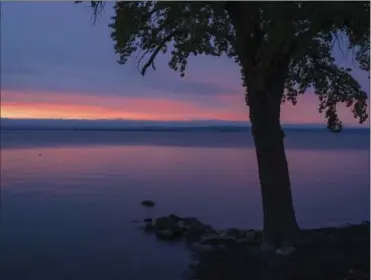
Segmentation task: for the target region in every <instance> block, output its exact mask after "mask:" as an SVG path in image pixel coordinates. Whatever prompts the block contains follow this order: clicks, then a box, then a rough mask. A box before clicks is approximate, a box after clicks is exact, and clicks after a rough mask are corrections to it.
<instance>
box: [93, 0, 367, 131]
mask: <svg viewBox="0 0 371 280" xmlns="http://www.w3.org/2000/svg"><path fill="white" fill-rule="evenodd" d="M230 3H233V2H223V1H219V2H209V1H205V2H202V1H192V2H178V1H177V2H175V1H174V2H165V1H125V2H116V3H115V4H114V10H115V13H114V16H113V17H112V23H111V24H110V28H111V29H112V33H111V37H112V39H113V41H114V43H115V44H114V49H115V52H116V53H117V54H118V56H119V59H118V63H120V64H125V63H126V61H127V59H128V58H129V57H130V56H132V55H133V54H134V53H138V52H140V59H139V61H138V65H139V66H140V68H141V73H142V75H144V74H145V73H146V71H147V70H148V68H149V67H152V68H153V69H156V67H155V61H156V57H157V56H158V55H159V54H160V53H167V52H170V54H171V56H170V60H169V67H170V68H171V69H173V70H175V71H179V72H180V75H181V76H182V77H183V76H184V75H185V73H186V69H187V61H188V57H189V56H190V55H192V54H193V55H201V54H202V55H212V56H221V55H226V56H228V57H230V58H232V59H234V60H235V61H236V63H239V64H240V63H241V62H240V56H239V55H238V52H237V51H236V32H235V29H234V27H233V24H232V22H231V18H230V14H229V13H228V5H230ZM240 3H243V4H241V5H244V8H245V9H244V11H246V25H245V26H246V30H244V32H246V38H245V39H246V40H247V41H248V48H247V49H246V55H247V56H248V58H249V59H251V60H254V61H255V62H257V63H255V64H254V65H251V71H256V72H258V73H263V77H262V83H266V82H267V80H266V79H264V76H269V75H271V74H273V75H274V71H275V68H274V67H272V65H274V64H275V63H276V62H279V61H280V60H281V59H283V58H289V62H290V63H289V69H288V72H287V73H286V74H287V75H286V83H285V88H286V90H285V93H284V96H283V99H282V101H283V102H285V101H286V100H288V101H291V102H292V103H293V104H294V105H295V104H296V102H297V96H298V95H300V94H303V93H304V92H305V91H307V90H308V89H309V88H313V89H314V92H315V94H316V95H317V96H318V98H319V111H320V112H325V116H326V118H327V121H328V127H329V128H330V129H331V130H333V131H340V130H341V127H342V126H341V121H340V120H339V118H338V115H337V112H336V106H337V104H339V103H345V104H346V106H347V107H350V108H351V109H352V111H353V115H354V117H355V118H356V119H358V121H359V123H363V122H365V121H366V119H367V118H368V114H367V93H366V92H365V91H364V90H362V88H361V86H360V84H359V83H358V82H357V81H356V80H355V79H354V78H353V77H352V75H351V69H344V68H342V67H340V66H338V65H337V64H336V61H335V58H334V56H333V52H332V50H333V47H334V43H336V42H337V41H339V38H340V37H342V38H343V37H346V38H347V40H348V41H349V46H348V48H349V50H352V51H353V52H354V54H355V60H356V61H357V63H358V65H359V67H360V68H361V69H363V70H366V71H369V69H370V37H369V35H370V34H369V33H370V3H369V2H307V1H304V2H264V1H263V2H240ZM91 5H92V7H93V8H94V11H95V15H96V13H97V11H99V9H101V8H102V6H103V2H99V1H98V2H96V1H95V2H91ZM242 80H243V85H244V86H245V87H246V89H247V91H248V90H249V89H248V86H247V83H246V77H245V76H244V74H243V73H242ZM261 86H263V87H264V85H261ZM246 101H247V103H248V100H247V95H246Z"/></svg>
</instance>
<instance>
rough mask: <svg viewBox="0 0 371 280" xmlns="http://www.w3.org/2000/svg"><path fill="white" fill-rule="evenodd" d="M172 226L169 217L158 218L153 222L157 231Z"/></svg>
mask: <svg viewBox="0 0 371 280" xmlns="http://www.w3.org/2000/svg"><path fill="white" fill-rule="evenodd" d="M173 224H174V222H172V221H171V220H170V219H169V217H159V218H157V219H156V220H155V222H154V226H155V228H156V229H158V230H163V229H168V228H171V226H172V225H173Z"/></svg>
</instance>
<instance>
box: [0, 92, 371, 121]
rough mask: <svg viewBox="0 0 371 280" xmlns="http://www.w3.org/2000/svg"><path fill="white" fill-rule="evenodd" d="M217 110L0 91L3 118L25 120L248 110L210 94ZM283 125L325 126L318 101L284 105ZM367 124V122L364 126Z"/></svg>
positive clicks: (233, 115)
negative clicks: (317, 124) (307, 124)
mask: <svg viewBox="0 0 371 280" xmlns="http://www.w3.org/2000/svg"><path fill="white" fill-rule="evenodd" d="M210 100H213V101H216V102H217V103H218V104H219V105H220V106H217V107H212V106H208V105H209V104H208V102H204V103H200V102H197V101H191V100H187V101H182V100H176V99H165V98H155V97H151V98H148V97H147V98H143V97H142V98H141V97H118V96H96V95H89V94H87V93H55V92H53V93H46V92H32V93H30V92H26V91H25V92H19V91H9V90H3V91H2V92H1V101H2V102H1V107H0V108H1V117H2V118H18V119H19V118H25V119H131V120H157V121H172V120H173V121H182V120H183V121H185V120H209V119H219V120H227V121H248V120H249V113H248V108H247V107H246V105H245V104H244V99H243V96H242V95H238V94H225V95H218V96H210ZM338 112H339V115H340V117H341V119H342V121H343V122H344V123H345V124H352V125H353V124H356V121H355V120H354V118H353V116H352V113H351V110H350V108H346V107H345V106H341V105H339V108H338ZM281 121H282V123H302V124H305V123H320V124H324V123H325V118H324V116H323V115H321V114H319V113H318V99H317V97H316V96H314V95H313V94H309V93H308V94H305V95H304V96H301V97H300V98H299V102H298V104H297V105H296V106H292V105H291V104H289V103H287V104H284V105H283V106H282V113H281ZM367 124H369V121H368V122H367Z"/></svg>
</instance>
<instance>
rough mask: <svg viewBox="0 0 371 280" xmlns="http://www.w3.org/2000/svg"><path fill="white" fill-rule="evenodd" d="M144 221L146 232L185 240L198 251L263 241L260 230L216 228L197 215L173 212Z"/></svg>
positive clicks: (161, 236) (164, 238)
mask: <svg viewBox="0 0 371 280" xmlns="http://www.w3.org/2000/svg"><path fill="white" fill-rule="evenodd" d="M143 222H144V226H142V229H143V230H145V231H146V232H149V233H153V234H155V235H156V236H157V237H158V238H159V239H162V240H183V241H185V242H186V244H187V245H188V246H189V248H190V249H191V250H195V251H197V252H199V251H210V250H214V249H225V248H226V247H228V246H230V245H233V244H237V243H246V244H249V245H258V244H260V243H261V232H260V231H256V230H252V229H250V230H241V229H237V228H229V229H226V230H216V229H214V228H213V227H212V226H210V225H208V224H204V223H202V222H201V221H200V220H198V219H197V218H195V217H179V216H176V215H174V214H171V215H169V216H162V217H158V218H156V219H152V218H146V219H144V220H143Z"/></svg>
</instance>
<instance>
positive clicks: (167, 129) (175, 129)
mask: <svg viewBox="0 0 371 280" xmlns="http://www.w3.org/2000/svg"><path fill="white" fill-rule="evenodd" d="M283 129H284V130H285V131H303V132H305V131H308V132H310V131H312V132H313V131H328V129H327V128H314V127H303V128H298V127H295V128H293V127H283ZM250 130H251V128H250V127H127V128H71V127H0V131H101V132H109V131H116V132H119V131H127V132H130V131H133V132H134V131H136V132H139V131H142V132H156V131H158V132H249V131H250ZM343 130H344V131H359V132H369V131H370V128H369V127H366V128H355V127H345V128H343Z"/></svg>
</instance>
